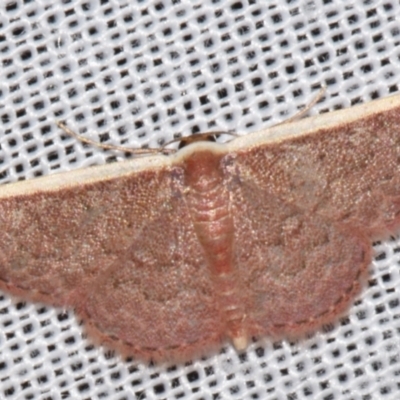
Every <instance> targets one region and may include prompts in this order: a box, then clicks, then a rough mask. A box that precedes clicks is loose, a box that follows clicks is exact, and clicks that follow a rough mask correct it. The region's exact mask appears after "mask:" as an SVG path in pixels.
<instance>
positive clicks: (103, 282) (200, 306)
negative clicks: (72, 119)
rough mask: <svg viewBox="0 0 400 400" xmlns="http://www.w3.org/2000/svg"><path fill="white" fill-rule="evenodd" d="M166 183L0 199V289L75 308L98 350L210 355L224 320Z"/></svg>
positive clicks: (146, 181)
mask: <svg viewBox="0 0 400 400" xmlns="http://www.w3.org/2000/svg"><path fill="white" fill-rule="evenodd" d="M107 168H108V167H107ZM172 175H173V174H171V170H170V169H169V168H167V167H165V168H162V169H159V170H155V171H152V170H150V171H142V172H138V173H132V174H128V175H126V176H121V177H117V178H115V179H104V180H99V181H96V182H94V183H90V182H88V183H86V184H84V185H73V184H72V182H71V185H68V184H65V185H64V188H63V189H62V190H55V191H52V190H45V191H43V190H41V191H33V192H32V191H30V193H29V194H20V195H19V196H8V197H5V198H2V199H1V200H0V221H1V222H0V223H1V226H2V229H1V231H0V243H1V248H0V280H1V282H2V283H1V288H3V289H5V290H8V291H10V292H12V293H15V294H18V295H22V296H24V297H28V298H32V299H34V300H41V301H45V302H48V303H51V304H55V305H63V306H72V307H74V308H76V310H77V311H78V313H79V314H80V315H81V316H82V317H83V318H84V320H86V321H87V323H88V327H89V330H91V331H92V333H93V334H94V335H95V338H96V339H97V340H98V341H100V342H104V343H107V344H108V345H110V346H111V347H114V348H119V349H120V350H121V351H122V352H125V354H129V355H138V356H141V357H142V358H145V359H150V358H151V359H157V358H163V359H164V358H167V359H168V358H171V359H179V358H180V357H181V356H182V357H184V355H185V353H186V352H190V354H193V352H196V351H197V350H198V351H199V352H200V351H204V349H205V350H207V348H209V347H212V346H216V345H217V344H218V343H219V339H220V335H221V334H222V332H221V331H222V327H221V326H220V324H219V322H218V321H221V320H222V319H221V318H219V315H218V311H217V310H216V307H215V298H214V296H215V294H214V291H213V287H212V285H211V283H210V279H209V276H208V269H207V268H206V263H205V261H204V255H203V253H202V250H201V248H200V246H199V244H198V243H197V240H196V237H195V233H194V231H193V227H192V225H191V219H190V215H189V214H188V210H187V207H186V205H185V202H184V198H183V195H182V191H181V189H182V188H181V187H180V186H179V182H178V181H179V179H175V178H173V177H172ZM63 178H65V179H72V178H70V175H59V178H58V179H60V180H61V181H62V180H63Z"/></svg>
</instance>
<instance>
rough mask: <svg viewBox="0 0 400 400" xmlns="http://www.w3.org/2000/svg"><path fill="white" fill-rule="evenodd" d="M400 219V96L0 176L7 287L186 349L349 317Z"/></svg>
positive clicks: (96, 329)
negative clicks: (214, 138)
mask: <svg viewBox="0 0 400 400" xmlns="http://www.w3.org/2000/svg"><path fill="white" fill-rule="evenodd" d="M399 225H400V95H397V96H394V97H388V98H386V99H383V100H377V101H373V102H370V103H368V104H365V105H361V106H355V107H352V108H350V109H347V110H341V111H336V112H331V113H328V114H324V115H320V116H316V117H312V118H307V119H303V120H300V121H297V122H294V123H288V124H284V125H279V126H276V127H273V128H271V129H268V130H264V131H261V132H257V133H253V134H249V135H246V136H244V137H238V138H235V139H233V140H232V141H230V142H229V143H226V144H217V143H211V142H206V141H199V142H195V143H193V144H190V145H188V146H186V147H184V148H183V149H181V150H179V151H177V152H176V153H175V154H172V155H164V154H161V153H160V154H156V155H150V156H148V157H142V158H136V159H132V160H130V161H125V162H120V163H115V164H109V165H104V166H98V167H91V168H87V169H82V170H77V171H73V172H67V173H60V174H55V175H52V176H47V177H42V178H39V179H33V180H29V181H23V182H18V183H13V184H8V185H4V186H2V187H1V188H0V227H1V229H0V289H1V290H4V291H5V292H9V293H11V294H13V295H15V296H19V297H22V298H24V299H29V300H32V301H38V302H43V303H46V304H51V305H55V306H63V307H68V308H72V309H74V310H75V311H76V313H77V315H78V316H79V317H81V318H82V319H83V321H85V326H86V329H87V331H88V333H89V335H90V336H91V337H92V338H93V340H94V341H95V342H96V343H100V344H102V345H105V346H107V347H109V348H111V349H116V350H117V351H119V352H120V353H121V354H122V355H132V356H134V357H136V358H138V359H141V360H154V361H164V360H175V361H176V360H178V361H180V360H187V359H190V358H192V357H194V356H197V355H200V354H204V353H205V352H209V351H212V350H215V349H218V348H219V347H220V346H221V343H224V342H225V341H227V340H230V341H231V342H232V343H233V344H234V346H235V347H236V348H237V349H238V350H242V349H245V348H246V346H247V344H248V342H249V340H250V339H251V338H252V337H269V338H273V339H277V338H278V339H279V338H285V337H288V338H296V337H299V336H301V335H303V334H304V333H307V332H311V331H313V330H315V329H318V328H319V327H321V325H322V324H324V323H327V322H331V321H333V320H335V319H336V318H337V317H338V316H339V315H342V314H343V313H344V312H345V311H346V310H347V308H348V307H349V305H350V304H351V302H352V301H353V300H354V298H355V296H356V295H357V294H358V293H359V291H360V288H361V287H362V285H363V281H364V280H365V279H366V277H367V268H368V265H369V264H370V262H371V257H372V249H371V241H372V240H375V239H379V238H384V237H386V236H387V235H389V234H391V233H393V232H394V231H395V230H396V229H397V228H398V227H399Z"/></svg>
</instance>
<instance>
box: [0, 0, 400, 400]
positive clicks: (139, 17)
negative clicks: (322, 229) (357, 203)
mask: <svg viewBox="0 0 400 400" xmlns="http://www.w3.org/2000/svg"><path fill="white" fill-rule="evenodd" d="M399 55H400V5H399V2H398V1H397V0H386V1H379V0H363V1H361V0H359V1H356V0H354V1H345V0H343V1H341V0H336V1H333V0H316V1H312V0H309V1H302V0H286V1H283V0H271V1H265V0H247V1H245V0H231V1H222V0H207V1H206V0H202V1H199V0H196V1H187V0H159V1H146V0H119V1H117V0H76V1H74V0H36V1H34V0H2V1H1V3H0V65H1V68H0V120H1V122H0V124H1V125H0V126H1V129H0V144H1V149H0V177H1V181H2V182H3V183H6V182H12V181H16V180H18V179H31V178H34V177H36V176H39V175H47V174H50V173H54V172H59V171H65V170H72V169H77V168H82V167H87V166H90V165H94V164H102V163H105V162H107V161H112V160H116V159H118V160H119V159H122V158H123V155H121V154H120V153H115V152H111V151H103V150H101V149H99V148H95V147H90V146H84V145H82V144H81V143H79V142H77V141H76V140H75V139H73V138H71V137H67V136H66V135H64V134H63V133H62V132H61V131H60V129H58V128H57V126H56V124H55V122H56V121H57V120H60V119H61V120H64V121H66V122H67V123H68V125H69V126H70V127H71V128H73V129H74V130H75V131H77V132H80V133H82V134H84V135H86V136H87V137H89V138H91V139H93V140H98V141H99V140H100V141H107V142H108V143H114V144H123V145H125V146H132V147H138V146H152V147H157V146H160V144H162V143H163V142H166V141H169V140H171V139H172V138H174V137H175V136H177V135H179V134H182V135H189V134H191V133H193V132H201V131H209V130H223V131H230V130H232V131H237V132H240V133H247V132H252V131H255V130H259V129H261V128H264V127H267V126H270V125H273V124H275V123H277V122H279V121H281V120H284V119H285V118H288V117H290V116H292V115H293V114H295V112H296V110H298V109H299V108H300V107H302V106H304V105H306V104H308V103H310V101H311V100H312V99H313V98H314V96H315V94H316V93H317V89H318V88H319V87H320V85H321V84H324V85H326V86H327V90H326V94H325V98H324V101H322V102H321V103H319V104H318V105H316V106H315V107H313V109H312V110H311V113H312V114H315V113H318V112H321V111H328V110H333V109H335V108H340V107H349V106H350V105H352V104H355V103H359V102H366V101H369V100H371V99H373V98H376V97H383V96H387V95H389V94H390V93H393V92H396V91H398V83H399V82H400V60H399ZM0 229H1V227H0ZM375 250H376V255H377V256H376V259H375V261H374V263H373V265H372V266H371V278H370V280H369V284H368V287H367V288H366V290H365V291H364V292H363V294H362V297H361V299H360V300H358V301H356V303H355V304H354V306H353V307H352V308H351V310H350V311H349V314H348V317H347V318H344V319H342V320H341V321H340V322H338V323H337V324H336V325H334V326H331V327H327V328H326V329H325V331H324V332H320V333H318V334H316V335H314V336H313V337H311V338H310V339H307V340H305V341H303V342H301V343H288V342H286V341H284V342H277V343H270V342H268V341H266V342H258V343H254V344H252V345H251V346H250V348H249V349H248V352H247V353H246V354H245V355H244V356H238V355H237V354H236V353H235V351H234V350H233V349H232V348H231V347H229V346H226V347H225V348H224V349H223V350H222V352H221V354H217V355H215V356H213V357H209V358H207V359H200V360H199V359H198V360H194V361H193V362H191V363H187V364H186V365H184V366H173V365H168V366H148V365H143V364H140V363H139V364H138V363H136V362H134V361H122V360H121V359H119V358H118V357H113V356H111V355H110V354H108V353H106V352H104V351H103V349H101V348H98V347H94V346H91V345H90V343H89V342H88V341H87V340H86V339H85V338H83V337H82V329H81V327H80V326H79V323H78V322H77V320H76V319H75V317H74V315H73V313H72V312H64V310H60V309H53V308H51V307H44V306H42V305H37V304H30V303H24V302H17V303H15V302H13V301H12V300H11V299H10V297H9V296H8V295H7V294H3V295H1V296H0V398H1V399H7V400H9V399H46V400H50V399H51V400H56V399H118V400H123V399H124V400H125V399H126V400H127V399H197V400H200V399H274V400H275V399H279V400H281V399H285V400H297V399H323V400H338V399H348V400H350V399H351V400H356V399H360V400H361V399H362V400H369V399H378V398H379V399H398V398H399V397H400V320H399V317H400V302H399V291H400V270H399V261H400V253H399V252H400V241H399V240H398V239H393V240H389V241H387V242H382V243H378V244H376V245H375Z"/></svg>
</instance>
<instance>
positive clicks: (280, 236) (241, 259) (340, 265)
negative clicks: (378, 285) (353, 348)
mask: <svg viewBox="0 0 400 400" xmlns="http://www.w3.org/2000/svg"><path fill="white" fill-rule="evenodd" d="M391 101H392V102H389V103H385V101H383V102H380V103H379V102H378V103H379V104H373V105H372V106H368V107H364V109H363V108H362V107H361V108H358V109H355V110H353V109H352V110H350V111H348V113H347V114H346V112H342V113H339V114H337V120H336V121H335V116H334V115H332V116H329V117H325V116H323V117H317V118H315V119H313V120H310V121H311V122H310V121H308V125H307V120H306V121H301V122H299V123H297V124H294V125H291V126H288V127H287V128H285V127H282V128H280V127H279V128H275V129H276V130H277V129H283V131H284V130H285V129H287V131H288V132H291V137H289V138H286V139H285V138H284V137H283V136H282V138H281V139H279V140H276V141H274V140H269V139H268V136H267V137H266V138H265V139H264V142H262V141H260V143H257V144H254V145H248V146H246V145H245V146H244V147H242V148H241V149H237V150H235V151H233V152H231V153H230V154H229V155H228V156H226V158H225V167H226V171H227V175H228V176H229V180H228V187H229V188H230V190H231V202H232V216H233V218H234V225H235V254H234V265H235V269H236V273H237V276H238V277H240V279H241V280H242V282H241V285H242V286H241V288H242V289H241V291H242V292H245V293H247V295H246V296H244V298H246V299H247V300H246V301H247V305H246V308H247V309H248V310H251V311H250V312H248V315H247V316H246V318H247V320H248V326H249V331H250V333H253V334H271V335H282V334H286V335H288V336H297V335H298V334H301V333H302V332H304V331H307V330H312V329H314V328H315V327H318V326H320V325H321V324H322V323H324V322H328V321H331V320H332V319H333V318H335V317H336V316H337V315H338V314H340V313H341V312H342V311H343V310H345V308H346V307H347V305H348V304H349V302H350V301H351V299H352V298H353V297H354V295H355V294H356V293H357V292H358V290H359V288H360V285H361V282H362V280H363V276H364V275H365V274H364V272H365V271H366V268H367V266H368V264H369V262H370V259H371V251H370V247H371V240H372V238H375V237H379V236H381V235H382V234H385V233H388V232H392V231H393V230H394V229H395V228H397V227H398V226H399V224H400V134H399V132H400V118H399V115H400V96H398V97H397V98H395V99H394V100H391ZM299 130H302V131H303V133H301V134H299V135H296V134H293V132H298V131H299ZM274 132H275V130H273V131H272V134H274ZM252 140H253V139H252Z"/></svg>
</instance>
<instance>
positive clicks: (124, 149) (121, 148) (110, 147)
mask: <svg viewBox="0 0 400 400" xmlns="http://www.w3.org/2000/svg"><path fill="white" fill-rule="evenodd" d="M57 126H58V127H59V128H61V129H62V130H63V131H64V132H65V133H66V134H67V135H69V136H72V137H73V138H75V139H77V140H79V141H80V142H82V143H86V144H90V145H91V146H95V147H99V148H101V149H105V150H115V151H120V152H123V153H130V154H136V155H142V154H157V153H164V154H165V153H167V154H169V153H174V152H175V150H172V149H164V148H160V149H131V148H129V147H124V146H116V145H113V144H105V143H99V142H96V141H94V140H91V139H87V138H85V137H83V136H81V135H79V134H77V133H76V132H74V131H73V130H72V129H70V128H68V126H67V125H65V124H64V123H63V122H61V121H57Z"/></svg>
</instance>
